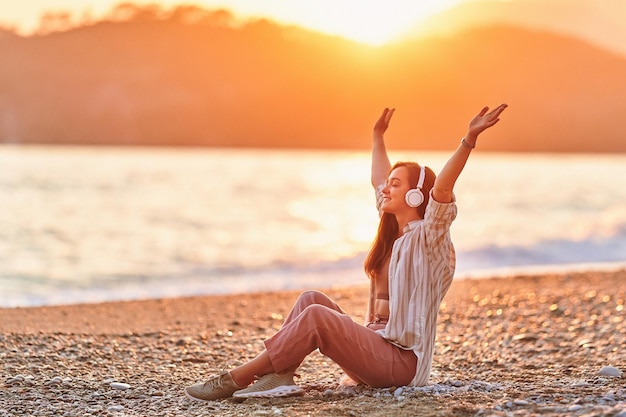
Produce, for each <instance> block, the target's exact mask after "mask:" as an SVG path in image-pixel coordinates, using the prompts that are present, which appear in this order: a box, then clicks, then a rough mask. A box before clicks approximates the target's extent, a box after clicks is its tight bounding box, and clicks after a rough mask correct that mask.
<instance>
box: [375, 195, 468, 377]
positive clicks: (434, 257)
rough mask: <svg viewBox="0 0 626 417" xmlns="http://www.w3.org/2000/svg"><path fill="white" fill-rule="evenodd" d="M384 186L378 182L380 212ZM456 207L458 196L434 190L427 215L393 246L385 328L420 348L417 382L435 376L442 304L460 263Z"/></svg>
mask: <svg viewBox="0 0 626 417" xmlns="http://www.w3.org/2000/svg"><path fill="white" fill-rule="evenodd" d="M382 188H383V186H378V187H376V200H377V201H376V202H377V208H378V209H379V212H380V209H381V206H380V203H381V202H382V191H381V190H382ZM456 213H457V207H456V203H455V202H454V201H453V202H451V203H448V204H442V203H439V202H437V201H435V199H434V198H433V197H432V194H431V196H430V199H429V202H428V206H427V207H426V212H425V214H424V220H416V221H412V222H410V223H409V224H408V225H407V226H406V227H405V228H404V231H403V232H404V233H403V235H402V236H401V237H399V238H398V239H396V241H395V242H394V244H393V250H392V252H391V260H390V262H389V321H388V322H387V326H386V327H385V329H384V330H380V333H381V335H382V336H383V337H384V338H385V339H387V340H388V341H389V342H391V343H393V344H394V345H396V346H398V347H401V348H403V349H407V350H413V352H415V355H416V356H417V370H416V373H415V377H414V378H413V381H411V385H414V386H421V385H426V384H427V383H428V378H429V376H430V370H431V364H432V360H433V352H434V348H435V337H436V333H437V316H438V313H439V305H440V304H441V301H442V300H443V297H444V296H445V294H446V292H447V291H448V289H449V288H450V284H451V283H452V278H453V276H454V268H455V266H456V255H455V252H454V246H453V245H452V240H451V239H450V225H451V224H452V221H453V220H454V219H455V218H456Z"/></svg>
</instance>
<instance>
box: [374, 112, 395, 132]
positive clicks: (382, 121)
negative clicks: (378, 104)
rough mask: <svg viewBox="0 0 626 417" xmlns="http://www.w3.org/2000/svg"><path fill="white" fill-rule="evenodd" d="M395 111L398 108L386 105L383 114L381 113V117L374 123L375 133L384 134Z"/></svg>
mask: <svg viewBox="0 0 626 417" xmlns="http://www.w3.org/2000/svg"><path fill="white" fill-rule="evenodd" d="M394 111H396V109H389V108H387V107H385V110H383V114H381V115H380V117H379V118H378V120H377V121H376V124H375V125H374V135H380V136H382V135H383V134H384V133H385V131H386V130H387V128H388V127H389V121H390V120H391V116H393V112H394Z"/></svg>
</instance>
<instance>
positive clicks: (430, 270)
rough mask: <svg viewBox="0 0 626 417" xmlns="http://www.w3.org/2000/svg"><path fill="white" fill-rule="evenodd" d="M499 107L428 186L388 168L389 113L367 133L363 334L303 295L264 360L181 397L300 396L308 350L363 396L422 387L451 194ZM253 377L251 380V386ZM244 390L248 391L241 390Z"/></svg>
mask: <svg viewBox="0 0 626 417" xmlns="http://www.w3.org/2000/svg"><path fill="white" fill-rule="evenodd" d="M505 108H506V105H505V104H502V105H500V106H499V107H497V108H496V109H494V110H492V111H489V109H488V108H487V107H485V108H483V109H482V110H481V111H480V112H479V113H478V114H477V115H476V116H475V117H474V118H472V120H471V121H470V123H469V127H468V130H467V134H466V135H465V137H464V138H463V139H462V140H461V143H460V144H459V146H458V147H457V149H456V150H455V152H454V153H453V154H452V156H451V157H450V159H449V160H448V161H447V163H446V164H445V166H444V167H443V169H442V170H441V172H440V173H439V175H438V176H437V177H435V174H434V173H433V171H432V170H431V169H430V168H427V167H424V166H420V165H418V164H416V163H414V162H399V163H396V164H395V165H394V166H393V167H392V166H391V164H390V162H389V158H388V156H387V151H386V149H385V143H384V137H383V136H384V133H385V131H386V130H387V127H388V126H389V121H390V120H391V117H392V115H393V113H394V110H393V109H391V110H390V109H385V110H384V111H383V113H382V115H381V116H380V118H379V119H378V121H377V122H376V124H375V125H374V132H373V147H372V178H371V179H372V185H373V186H374V188H375V190H376V198H377V200H376V201H377V207H378V210H379V213H380V218H381V220H380V225H379V227H378V233H377V236H376V239H375V241H374V244H373V246H372V249H371V251H370V253H369V255H368V256H367V259H366V261H365V271H366V273H367V275H368V276H369V278H370V284H371V285H370V300H369V307H368V313H367V317H366V321H367V322H368V323H367V324H366V325H361V324H358V323H356V322H355V321H353V320H352V318H350V316H348V315H347V314H346V313H345V312H344V311H343V310H342V309H341V308H340V307H339V305H337V304H336V303H335V302H334V301H332V300H331V299H330V298H329V297H327V296H326V295H325V294H323V293H321V292H319V291H307V292H304V293H303V294H302V295H300V297H299V298H298V300H297V301H296V304H295V306H294V307H293V309H292V310H291V312H290V313H289V315H288V316H287V318H286V319H285V322H284V323H283V326H282V328H281V329H280V330H279V331H278V332H277V333H276V334H275V335H274V336H273V337H271V338H270V339H268V340H266V341H265V350H264V351H263V352H262V353H261V354H259V355H258V356H257V357H255V358H254V359H252V360H250V361H249V362H246V363H244V364H243V365H241V366H238V367H236V368H235V369H232V370H231V371H230V372H227V371H225V372H222V373H221V374H220V375H217V376H214V377H212V378H211V379H209V380H208V381H207V382H205V383H199V384H196V385H193V386H189V387H187V388H185V394H186V395H187V397H189V398H191V399H193V400H199V401H212V400H218V399H223V398H229V397H234V398H235V399H240V400H243V399H245V398H249V397H287V396H295V395H302V394H303V390H302V388H300V387H299V386H297V385H296V384H295V383H294V380H293V377H294V373H295V371H296V369H297V368H298V367H299V366H300V364H301V363H302V361H303V360H304V358H305V357H306V356H307V355H309V354H310V353H311V352H313V351H314V350H316V349H319V350H320V352H321V353H322V354H324V355H326V356H327V357H329V358H331V359H332V360H333V361H334V362H336V363H337V364H338V365H339V366H340V367H341V368H342V369H343V370H344V371H345V373H346V375H347V376H349V377H350V378H352V379H353V380H354V381H355V382H357V383H362V384H366V385H369V386H371V387H390V386H404V385H415V386H420V385H425V384H426V383H427V382H428V378H429V375H430V369H431V362H432V357H433V350H434V344H435V332H436V326H437V315H438V310H439V305H440V303H441V301H442V300H443V297H444V295H445V294H446V292H447V291H448V288H449V287H450V284H451V282H452V277H453V274H454V268H455V253H454V247H453V245H452V241H451V240H450V225H451V223H452V221H453V220H454V219H455V217H456V212H457V209H456V204H455V200H454V194H453V187H454V184H455V182H456V180H457V178H458V177H459V175H460V174H461V171H462V170H463V167H464V166H465V163H466V161H467V159H468V157H469V155H470V152H471V151H472V149H473V148H474V147H475V146H476V141H477V139H478V135H479V134H480V133H481V132H483V131H484V130H485V129H487V128H489V127H491V126H493V125H494V124H496V123H497V122H498V120H499V116H500V114H501V113H502V111H504V109H505ZM255 377H259V379H258V380H257V381H256V382H255V383H254V384H252V382H253V381H254V379H255ZM250 384H252V385H250Z"/></svg>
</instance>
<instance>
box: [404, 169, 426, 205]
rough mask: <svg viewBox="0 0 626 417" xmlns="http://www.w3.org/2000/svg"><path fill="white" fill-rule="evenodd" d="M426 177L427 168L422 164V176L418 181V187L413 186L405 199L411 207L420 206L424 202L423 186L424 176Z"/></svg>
mask: <svg viewBox="0 0 626 417" xmlns="http://www.w3.org/2000/svg"><path fill="white" fill-rule="evenodd" d="M425 177H426V169H425V168H424V167H423V166H422V167H421V169H420V178H419V180H418V181H417V187H415V188H411V189H410V190H409V191H407V192H406V195H405V196H404V200H405V201H406V203H407V204H408V205H409V207H419V206H420V205H421V204H422V203H423V202H424V193H422V186H423V185H424V178H425Z"/></svg>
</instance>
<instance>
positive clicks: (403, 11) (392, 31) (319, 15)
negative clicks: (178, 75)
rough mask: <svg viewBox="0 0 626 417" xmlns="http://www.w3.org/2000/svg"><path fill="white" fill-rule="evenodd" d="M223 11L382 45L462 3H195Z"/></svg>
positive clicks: (331, 0)
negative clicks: (268, 19) (421, 22)
mask: <svg viewBox="0 0 626 417" xmlns="http://www.w3.org/2000/svg"><path fill="white" fill-rule="evenodd" d="M196 1H197V3H198V4H202V5H205V6H211V7H215V6H218V7H224V8H228V9H230V10H232V11H233V12H235V13H237V14H239V15H241V16H243V17H266V18H270V19H273V20H276V21H278V22H281V23H286V24H295V25H299V26H302V27H305V28H307V29H312V30H316V31H319V32H323V33H327V34H331V35H338V36H342V37H345V38H348V39H352V40H354V41H357V42H361V43H367V44H370V45H382V44H384V43H386V42H388V41H389V40H391V39H393V38H395V37H397V36H399V35H400V34H402V33H403V32H405V31H406V30H408V29H409V28H411V27H412V26H414V25H416V24H418V23H419V22H420V21H421V20H424V19H425V18H427V17H428V16H430V15H433V14H435V13H437V12H440V11H442V10H444V9H446V8H448V7H450V6H452V5H454V4H457V3H460V2H462V1H463V0H387V1H381V0H341V1H337V0H316V1H311V0H265V1H263V2H252V1H250V0H222V1H218V0H196Z"/></svg>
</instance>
